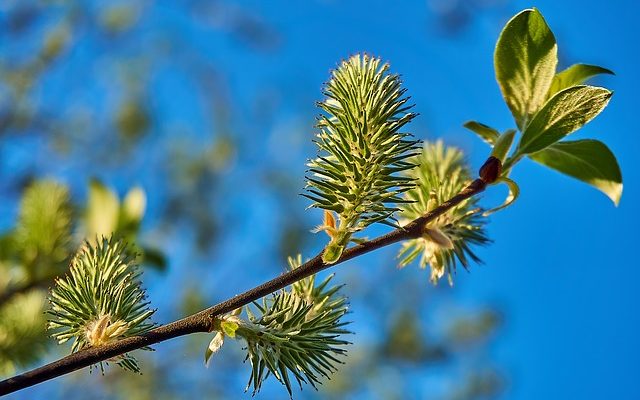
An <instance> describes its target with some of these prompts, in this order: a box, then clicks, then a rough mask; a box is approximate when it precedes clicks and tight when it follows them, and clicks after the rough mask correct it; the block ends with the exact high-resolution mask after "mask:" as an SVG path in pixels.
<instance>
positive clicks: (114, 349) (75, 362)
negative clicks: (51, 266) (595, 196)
mask: <svg viewBox="0 0 640 400" xmlns="http://www.w3.org/2000/svg"><path fill="white" fill-rule="evenodd" d="M485 187H486V183H485V182H484V181H482V180H481V179H476V180H474V181H473V182H471V184H469V186H467V187H466V188H465V189H463V190H462V191H461V192H460V193H458V194H457V195H455V196H454V197H452V198H451V199H449V200H448V201H446V202H444V203H442V204H441V205H439V206H438V207H436V208H435V209H434V210H433V211H431V212H429V213H427V214H425V215H423V216H422V217H420V218H417V219H415V220H413V221H412V222H410V223H409V224H407V225H405V226H404V227H403V228H398V229H396V230H394V231H391V232H389V233H387V234H386V235H382V236H379V237H377V238H375V239H372V240H369V241H367V242H364V243H361V244H358V245H356V246H353V247H350V248H348V249H346V250H345V251H344V253H343V254H342V256H341V257H340V259H339V260H338V261H337V262H335V263H334V264H325V263H323V262H322V253H320V254H318V255H317V256H315V257H314V258H312V259H311V260H309V261H307V262H305V263H304V264H302V265H301V266H300V267H298V268H296V269H294V270H292V271H289V272H287V273H285V274H283V275H280V276H278V277H277V278H274V279H272V280H270V281H268V282H265V283H263V284H261V285H259V286H256V287H255V288H253V289H251V290H248V291H246V292H244V293H242V294H240V295H237V296H235V297H233V298H231V299H229V300H226V301H223V302H222V303H219V304H217V305H215V306H213V307H210V308H207V309H206V310H203V311H200V312H198V313H196V314H193V315H190V316H188V317H186V318H183V319H181V320H178V321H175V322H171V323H170V324H167V325H163V326H160V327H158V328H155V329H153V330H152V331H150V332H148V333H146V334H144V335H141V336H132V337H128V338H125V339H122V340H118V341H117V342H113V343H109V344H105V345H104V346H100V347H91V348H88V349H85V350H82V351H79V352H77V353H73V354H71V355H69V356H66V357H64V358H61V359H59V360H57V361H54V362H52V363H50V364H47V365H44V366H42V367H40V368H36V369H34V370H31V371H28V372H25V373H23V374H20V375H16V376H14V377H12V378H9V379H6V380H4V381H2V382H0V395H5V394H8V393H12V392H15V391H18V390H21V389H24V388H27V387H29V386H33V385H36V384H38V383H41V382H44V381H47V380H50V379H53V378H56V377H59V376H62V375H65V374H68V373H69V372H73V371H75V370H78V369H81V368H84V367H88V366H90V365H92V364H96V363H98V362H100V361H105V360H108V359H110V358H113V357H116V356H118V355H122V354H124V353H127V352H129V351H132V350H136V349H139V348H141V347H145V346H149V345H152V344H155V343H159V342H163V341H165V340H168V339H172V338H175V337H178V336H183V335H188V334H191V333H196V332H209V331H210V330H211V327H212V325H213V321H214V319H215V318H216V317H218V316H220V315H223V314H226V313H229V312H231V311H233V310H235V309H237V308H239V307H242V306H244V305H247V304H249V303H251V302H252V301H255V300H258V299H260V298H262V297H264V296H266V295H268V294H270V293H273V292H275V291H277V290H279V289H282V288H285V287H287V286H289V285H291V284H292V283H295V282H297V281H299V280H301V279H304V278H306V277H308V276H310V275H313V274H315V273H317V272H319V271H322V270H324V269H326V268H329V267H332V266H334V265H337V264H340V263H343V262H345V261H347V260H350V259H352V258H355V257H358V256H361V255H363V254H366V253H369V252H370V251H373V250H377V249H380V248H382V247H385V246H388V245H390V244H393V243H396V242H399V241H401V240H406V239H412V238H416V237H420V236H421V235H422V232H423V229H424V227H425V225H426V224H427V223H429V222H431V221H433V220H434V219H436V218H437V217H439V216H440V215H442V214H444V213H445V212H447V211H448V210H450V209H451V208H453V207H455V206H456V205H458V204H460V203H461V202H462V201H464V200H466V199H468V198H470V197H472V196H474V195H476V194H478V193H480V192H482V191H483V190H484V189H485Z"/></svg>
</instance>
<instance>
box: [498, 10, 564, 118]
mask: <svg viewBox="0 0 640 400" xmlns="http://www.w3.org/2000/svg"><path fill="white" fill-rule="evenodd" d="M557 53H558V48H557V46H556V39H555V37H554V36H553V33H552V32H551V30H549V27H548V26H547V23H546V22H545V20H544V18H543V17H542V14H540V12H539V11H538V10H536V9H530V10H524V11H522V12H521V13H519V14H518V15H516V16H515V17H513V18H512V19H511V20H510V21H509V22H507V25H506V26H505V27H504V29H503V30H502V33H501V34H500V37H499V38H498V43H497V44H496V51H495V55H494V64H495V70H496V79H497V80H498V85H499V86H500V90H501V91H502V96H503V97H504V99H505V101H506V102H507V105H508V106H509V109H510V110H511V113H512V114H513V116H514V118H515V120H516V123H517V125H518V128H520V130H523V129H524V127H525V126H526V125H527V122H528V121H529V120H530V119H531V116H532V115H533V114H535V113H536V111H538V110H539V109H540V107H541V106H542V104H543V103H544V100H545V98H546V96H547V92H548V91H549V87H550V86H551V81H552V79H553V75H554V74H555V72H556V65H557V63H558V55H557Z"/></svg>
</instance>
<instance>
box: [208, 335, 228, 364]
mask: <svg viewBox="0 0 640 400" xmlns="http://www.w3.org/2000/svg"><path fill="white" fill-rule="evenodd" d="M223 344H224V333H222V332H218V333H216V334H215V336H214V337H213V339H211V342H209V346H207V348H206V349H205V351H204V365H206V366H207V367H208V366H209V359H211V356H212V355H214V354H215V353H217V352H218V350H220V347H222V345H223Z"/></svg>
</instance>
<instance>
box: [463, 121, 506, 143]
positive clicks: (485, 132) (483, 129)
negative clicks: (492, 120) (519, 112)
mask: <svg viewBox="0 0 640 400" xmlns="http://www.w3.org/2000/svg"><path fill="white" fill-rule="evenodd" d="M463 126H464V127H465V128H467V129H469V130H470V131H471V132H473V133H475V134H477V135H478V136H480V138H481V139H482V140H484V141H485V142H487V143H488V144H490V145H494V144H495V143H496V141H497V140H498V137H499V136H500V132H498V131H497V130H495V129H493V128H492V127H490V126H488V125H485V124H482V123H480V122H476V121H467V122H465V123H464V125H463Z"/></svg>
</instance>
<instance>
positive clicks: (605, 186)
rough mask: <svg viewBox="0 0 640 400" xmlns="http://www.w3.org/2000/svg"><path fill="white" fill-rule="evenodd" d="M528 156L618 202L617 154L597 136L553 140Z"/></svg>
mask: <svg viewBox="0 0 640 400" xmlns="http://www.w3.org/2000/svg"><path fill="white" fill-rule="evenodd" d="M529 157H531V159H533V160H534V161H537V162H539V163H540V164H542V165H546V166H547V167H549V168H553V169H555V170H556V171H560V172H562V173H563V174H566V175H569V176H572V177H574V178H576V179H580V180H581V181H583V182H586V183H588V184H589V185H591V186H594V187H595V188H596V189H598V190H600V191H601V192H603V193H604V194H606V195H607V196H609V198H610V199H611V200H612V201H613V203H614V204H615V205H616V206H617V205H618V203H619V202H620V196H622V174H621V173H620V167H619V166H618V162H617V161H616V157H615V156H614V155H613V153H612V152H611V150H609V148H608V147H607V146H605V145H604V143H602V142H600V141H598V140H591V139H587V140H576V141H567V142H560V143H556V144H553V145H551V146H549V147H547V148H546V149H544V150H542V151H539V152H537V153H533V154H531V155H530V156H529Z"/></svg>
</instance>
